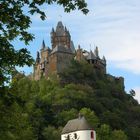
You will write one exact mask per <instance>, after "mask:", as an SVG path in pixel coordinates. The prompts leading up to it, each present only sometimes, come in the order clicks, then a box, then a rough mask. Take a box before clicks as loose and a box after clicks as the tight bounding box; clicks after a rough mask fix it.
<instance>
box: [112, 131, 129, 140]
mask: <svg viewBox="0 0 140 140" xmlns="http://www.w3.org/2000/svg"><path fill="white" fill-rule="evenodd" d="M111 138H112V140H115V139H117V140H127V139H128V138H127V135H126V134H125V133H124V132H123V131H122V130H114V131H113V132H112V137H111Z"/></svg>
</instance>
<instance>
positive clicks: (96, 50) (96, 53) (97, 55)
mask: <svg viewBox="0 0 140 140" xmlns="http://www.w3.org/2000/svg"><path fill="white" fill-rule="evenodd" d="M94 54H95V56H96V57H97V58H98V57H99V50H98V47H97V46H96V48H95V50H94Z"/></svg>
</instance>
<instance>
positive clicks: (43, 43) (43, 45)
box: [41, 39, 45, 49]
mask: <svg viewBox="0 0 140 140" xmlns="http://www.w3.org/2000/svg"><path fill="white" fill-rule="evenodd" d="M41 49H45V42H44V39H43V41H42V47H41Z"/></svg>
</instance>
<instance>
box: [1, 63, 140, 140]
mask: <svg viewBox="0 0 140 140" xmlns="http://www.w3.org/2000/svg"><path fill="white" fill-rule="evenodd" d="M76 63H77V62H76ZM80 65H83V68H84V64H80ZM85 65H87V64H85ZM72 68H74V67H73V66H72ZM74 69H76V66H75V68H74ZM84 69H85V68H84ZM69 71H72V70H69ZM82 71H83V72H84V70H82ZM91 74H92V71H91ZM89 75H90V72H89ZM67 76H69V75H67ZM14 77H15V78H14V79H13V80H12V82H11V84H10V89H9V88H8V90H7V94H5V95H6V96H3V94H0V126H1V127H0V137H1V139H27V138H29V139H37V140H46V139H47V138H49V139H50V140H55V139H60V133H61V131H62V128H63V127H64V126H65V124H66V123H67V121H68V120H71V119H75V118H77V116H78V113H79V112H80V113H81V114H83V115H84V116H85V117H86V119H87V120H88V122H89V123H90V125H91V126H92V127H93V128H94V129H95V130H96V133H97V140H114V139H118V140H130V139H133V140H139V137H140V133H139V132H140V105H139V104H138V103H137V102H136V100H135V99H134V98H133V97H132V96H131V95H128V94H126V93H125V91H123V89H122V87H121V86H119V88H120V89H119V88H118V85H116V84H115V82H114V83H113V82H112V81H110V80H109V79H108V78H107V77H106V76H101V77H100V78H96V80H95V79H93V81H92V78H91V79H90V80H91V82H93V83H94V84H91V85H89V84H87V83H86V82H85V83H80V82H79V84H77V83H75V80H74V82H72V81H71V82H70V83H65V84H64V83H62V82H61V80H62V79H61V78H57V77H55V76H53V77H51V76H50V77H49V79H48V80H46V79H41V80H39V81H32V80H30V79H29V78H28V77H26V76H24V75H20V74H18V73H17V76H16V75H15V76H14ZM63 78H64V77H63ZM79 79H81V78H80V77H79ZM86 80H87V79H86ZM77 81H78V80H77ZM87 81H88V80H87ZM8 91H9V92H8Z"/></svg>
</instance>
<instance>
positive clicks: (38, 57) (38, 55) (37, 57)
mask: <svg viewBox="0 0 140 140" xmlns="http://www.w3.org/2000/svg"><path fill="white" fill-rule="evenodd" d="M39 62H40V54H39V52H38V51H37V56H36V63H39Z"/></svg>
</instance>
